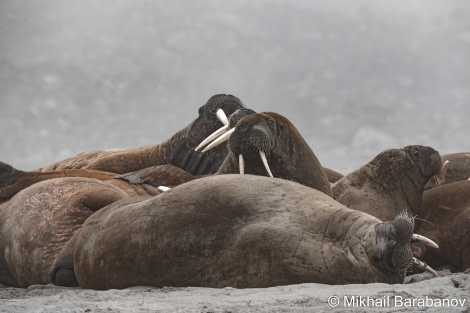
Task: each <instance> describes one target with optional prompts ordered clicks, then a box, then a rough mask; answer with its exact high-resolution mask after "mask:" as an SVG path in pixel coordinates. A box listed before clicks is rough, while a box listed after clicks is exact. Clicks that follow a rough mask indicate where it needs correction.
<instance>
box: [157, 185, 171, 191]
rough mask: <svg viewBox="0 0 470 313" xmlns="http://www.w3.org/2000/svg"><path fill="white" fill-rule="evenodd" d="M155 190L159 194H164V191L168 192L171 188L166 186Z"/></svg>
mask: <svg viewBox="0 0 470 313" xmlns="http://www.w3.org/2000/svg"><path fill="white" fill-rule="evenodd" d="M157 189H158V190H159V191H161V192H165V191H168V190H170V189H171V188H170V187H167V186H158V187H157Z"/></svg>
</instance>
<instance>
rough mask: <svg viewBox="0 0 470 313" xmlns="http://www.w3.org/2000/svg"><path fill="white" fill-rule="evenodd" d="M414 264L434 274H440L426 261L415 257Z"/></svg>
mask: <svg viewBox="0 0 470 313" xmlns="http://www.w3.org/2000/svg"><path fill="white" fill-rule="evenodd" d="M413 265H414V266H416V267H417V268H419V269H422V270H424V271H426V272H429V273H431V274H433V275H434V276H439V274H437V272H436V271H435V270H434V269H433V268H431V267H430V266H429V265H427V264H426V263H424V262H423V261H421V260H418V259H417V258H415V257H413Z"/></svg>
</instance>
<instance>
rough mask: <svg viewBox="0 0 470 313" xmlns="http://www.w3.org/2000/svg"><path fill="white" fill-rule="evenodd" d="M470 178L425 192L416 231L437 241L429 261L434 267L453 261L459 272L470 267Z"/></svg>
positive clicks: (426, 257) (429, 250)
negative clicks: (436, 247) (469, 179)
mask: <svg viewBox="0 0 470 313" xmlns="http://www.w3.org/2000/svg"><path fill="white" fill-rule="evenodd" d="M469 226H470V181H468V180H461V181H456V182H452V183H449V184H444V185H442V186H437V187H435V188H432V189H430V190H426V191H424V193H423V213H422V214H420V215H419V218H417V219H416V228H415V229H416V231H417V232H419V233H420V234H422V235H425V236H426V237H429V238H430V239H432V240H434V241H435V242H436V243H437V244H438V245H439V249H435V248H429V249H427V252H426V255H425V259H424V260H425V261H426V263H428V264H430V265H431V266H434V267H439V266H443V265H448V264H452V265H453V266H454V268H455V270H456V271H464V270H465V269H467V268H470V227H469Z"/></svg>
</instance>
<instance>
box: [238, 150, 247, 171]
mask: <svg viewBox="0 0 470 313" xmlns="http://www.w3.org/2000/svg"><path fill="white" fill-rule="evenodd" d="M238 167H239V168H240V174H241V175H243V174H245V159H244V158H243V154H241V153H240V155H239V156H238Z"/></svg>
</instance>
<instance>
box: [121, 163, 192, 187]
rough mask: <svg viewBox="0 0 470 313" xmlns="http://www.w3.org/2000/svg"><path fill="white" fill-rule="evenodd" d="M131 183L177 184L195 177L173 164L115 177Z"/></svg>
mask: <svg viewBox="0 0 470 313" xmlns="http://www.w3.org/2000/svg"><path fill="white" fill-rule="evenodd" d="M115 178H116V179H122V180H125V181H127V182H129V183H130V184H133V185H150V186H153V187H159V186H171V187H174V186H177V185H180V184H182V183H185V182H188V181H190V180H193V179H195V178H196V176H194V175H192V174H190V173H188V172H186V171H185V170H183V169H181V168H179V167H177V166H173V165H157V166H151V167H147V168H144V169H141V170H138V171H135V172H130V173H126V174H122V175H119V176H116V177H115Z"/></svg>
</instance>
